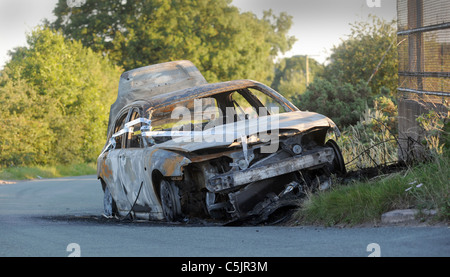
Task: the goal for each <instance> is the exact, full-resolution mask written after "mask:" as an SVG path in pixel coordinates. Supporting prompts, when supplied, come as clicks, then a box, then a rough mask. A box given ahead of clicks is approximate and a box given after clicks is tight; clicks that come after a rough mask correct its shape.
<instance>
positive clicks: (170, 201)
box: [160, 180, 182, 222]
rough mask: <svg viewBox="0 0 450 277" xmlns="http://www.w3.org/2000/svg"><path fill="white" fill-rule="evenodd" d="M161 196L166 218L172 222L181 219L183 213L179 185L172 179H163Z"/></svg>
mask: <svg viewBox="0 0 450 277" xmlns="http://www.w3.org/2000/svg"><path fill="white" fill-rule="evenodd" d="M160 197H161V206H162V210H163V214H164V218H165V219H166V220H167V221H170V222H172V221H177V220H178V219H180V217H181V215H182V214H181V203H180V195H179V189H178V187H177V186H176V185H175V184H174V183H173V182H171V181H168V180H162V181H161V184H160Z"/></svg>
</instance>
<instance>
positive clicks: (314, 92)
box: [293, 78, 371, 127]
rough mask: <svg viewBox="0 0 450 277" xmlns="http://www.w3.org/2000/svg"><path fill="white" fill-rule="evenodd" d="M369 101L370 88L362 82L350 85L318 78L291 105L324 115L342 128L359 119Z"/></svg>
mask: <svg viewBox="0 0 450 277" xmlns="http://www.w3.org/2000/svg"><path fill="white" fill-rule="evenodd" d="M370 99H371V98H370V88H369V87H368V86H367V85H366V84H365V83H364V82H360V83H358V84H356V85H352V84H350V83H344V84H342V83H339V82H338V81H337V80H331V81H329V80H325V79H322V78H319V79H316V80H315V81H314V82H313V83H312V84H311V85H309V87H308V89H307V91H306V92H305V93H304V94H302V95H300V96H298V98H297V99H295V98H294V99H293V103H294V104H295V105H296V106H297V107H298V108H299V109H300V110H309V111H313V112H317V113H320V114H323V115H326V116H328V117H330V118H331V119H332V120H333V121H334V122H335V123H336V124H337V125H338V126H342V127H343V126H348V125H352V124H355V123H356V122H357V121H358V120H359V119H360V116H361V115H362V113H363V112H364V110H365V108H366V106H367V104H368V102H369V101H370Z"/></svg>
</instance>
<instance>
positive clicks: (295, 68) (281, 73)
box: [271, 56, 323, 99]
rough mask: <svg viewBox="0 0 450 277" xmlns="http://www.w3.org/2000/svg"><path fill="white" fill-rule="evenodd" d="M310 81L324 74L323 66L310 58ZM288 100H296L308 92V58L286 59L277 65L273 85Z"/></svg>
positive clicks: (294, 57)
mask: <svg viewBox="0 0 450 277" xmlns="http://www.w3.org/2000/svg"><path fill="white" fill-rule="evenodd" d="M308 64H309V78H310V79H309V80H310V82H312V81H313V80H314V76H316V75H318V74H320V73H322V71H323V66H322V65H321V64H319V63H318V62H317V61H316V60H314V59H311V58H308ZM271 86H272V87H273V88H274V89H275V90H277V91H278V92H280V93H281V94H283V96H285V97H286V98H288V99H294V98H295V97H298V95H300V94H303V93H304V92H305V91H306V87H307V84H306V56H293V57H290V58H284V59H282V60H281V61H280V62H278V63H277V64H276V65H275V77H274V80H273V82H272V85H271Z"/></svg>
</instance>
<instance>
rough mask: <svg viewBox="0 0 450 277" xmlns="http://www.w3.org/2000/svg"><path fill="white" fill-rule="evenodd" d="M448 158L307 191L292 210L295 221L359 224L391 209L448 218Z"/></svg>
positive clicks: (449, 204)
mask: <svg viewBox="0 0 450 277" xmlns="http://www.w3.org/2000/svg"><path fill="white" fill-rule="evenodd" d="M449 162H450V159H449V158H448V157H443V156H441V157H439V158H438V159H436V160H435V161H434V162H432V163H424V164H420V165H417V166H415V167H413V168H409V169H408V170H407V171H406V172H399V173H395V174H390V175H388V176H383V177H382V178H377V179H376V180H371V181H356V182H353V183H352V184H351V185H342V184H341V185H336V186H335V187H332V188H331V190H330V191H324V192H319V193H316V194H314V195H310V196H309V197H308V199H307V201H305V202H304V203H303V205H302V207H301V208H299V209H298V210H297V211H296V213H295V214H294V218H295V219H296V220H297V223H298V224H310V223H314V224H323V225H327V226H332V225H336V224H350V225H355V224H362V223H370V222H374V223H376V222H379V221H380V219H381V215H382V214H383V213H385V212H388V211H391V210H394V209H409V208H412V207H414V208H416V209H418V210H422V209H436V210H437V216H436V218H435V219H436V220H441V221H444V222H448V220H450V202H449V196H450V195H449V192H450V187H449V186H450V183H449V182H448V180H449V178H450V171H449V170H448V167H449V166H450V164H449Z"/></svg>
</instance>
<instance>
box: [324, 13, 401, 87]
mask: <svg viewBox="0 0 450 277" xmlns="http://www.w3.org/2000/svg"><path fill="white" fill-rule="evenodd" d="M370 18H371V19H372V22H366V21H361V22H356V23H354V24H351V26H352V31H351V34H350V36H349V38H348V39H346V40H344V41H343V42H342V43H341V44H340V45H338V46H335V47H334V48H333V50H332V54H331V56H330V58H329V61H330V63H329V65H328V66H327V67H326V68H325V74H324V77H325V78H327V79H328V80H331V79H336V80H338V81H339V82H341V83H350V84H353V85H355V84H357V83H358V82H360V81H365V82H368V81H369V80H370V82H369V86H370V88H371V90H372V94H373V95H377V94H385V95H387V94H391V95H395V94H396V91H397V85H398V74H397V73H398V58H397V56H398V55H397V31H396V23H395V21H392V22H386V21H385V20H382V19H380V18H378V17H376V16H371V17H370ZM377 69H378V70H377ZM372 75H373V76H372ZM371 76H372V79H371Z"/></svg>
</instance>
